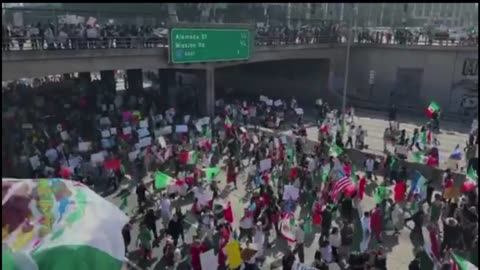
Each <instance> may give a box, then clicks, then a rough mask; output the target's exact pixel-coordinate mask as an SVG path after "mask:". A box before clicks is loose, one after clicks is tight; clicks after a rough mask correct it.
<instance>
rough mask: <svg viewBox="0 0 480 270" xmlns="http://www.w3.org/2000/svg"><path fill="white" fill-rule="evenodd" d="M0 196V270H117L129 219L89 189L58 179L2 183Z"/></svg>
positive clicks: (121, 260)
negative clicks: (0, 203)
mask: <svg viewBox="0 0 480 270" xmlns="http://www.w3.org/2000/svg"><path fill="white" fill-rule="evenodd" d="M2 190H3V191H4V192H5V195H4V196H2V215H3V220H2V221H3V227H2V243H3V248H2V259H3V260H2V270H23V269H38V270H64V269H73V270H103V269H112V270H115V269H116V270H120V269H121V268H122V265H123V262H124V259H125V254H124V253H125V247H124V243H123V239H122V234H121V230H122V227H123V226H124V225H125V224H126V223H127V222H128V217H127V216H126V215H125V214H124V213H123V212H122V211H120V210H119V209H118V207H116V206H115V205H113V204H112V203H110V202H109V201H107V200H105V199H104V198H102V197H100V196H99V195H97V194H96V193H95V192H93V191H92V190H90V189H89V188H88V187H86V186H84V185H83V184H81V183H78V182H74V181H70V180H64V179H59V178H54V179H45V178H44V179H38V180H37V179H35V180H34V179H2ZM37 196H39V198H38V197H37ZM39 202H40V204H39Z"/></svg>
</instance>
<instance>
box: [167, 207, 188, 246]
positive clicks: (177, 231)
mask: <svg viewBox="0 0 480 270" xmlns="http://www.w3.org/2000/svg"><path fill="white" fill-rule="evenodd" d="M167 233H168V234H169V235H171V236H172V238H173V244H174V245H175V246H177V243H178V238H179V237H180V236H182V241H183V242H185V239H184V236H183V224H182V219H181V217H179V216H178V214H177V213H175V214H173V216H172V219H170V221H169V222H168V227H167Z"/></svg>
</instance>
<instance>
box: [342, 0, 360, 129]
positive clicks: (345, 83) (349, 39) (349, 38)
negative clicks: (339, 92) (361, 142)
mask: <svg viewBox="0 0 480 270" xmlns="http://www.w3.org/2000/svg"><path fill="white" fill-rule="evenodd" d="M352 5H353V9H352V10H353V21H354V23H356V20H357V16H356V15H357V6H356V5H355V4H354V3H352ZM347 28H348V30H347V31H348V36H347V56H346V59H345V78H344V81H343V97H342V130H345V129H344V128H345V111H346V106H347V87H348V73H349V72H348V71H349V69H350V47H351V44H352V20H349V22H348V26H347Z"/></svg>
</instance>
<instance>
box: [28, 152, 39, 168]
mask: <svg viewBox="0 0 480 270" xmlns="http://www.w3.org/2000/svg"><path fill="white" fill-rule="evenodd" d="M29 161H30V166H32V169H34V170H36V169H37V168H38V167H40V158H39V157H38V156H37V155H35V156H33V157H31V158H29Z"/></svg>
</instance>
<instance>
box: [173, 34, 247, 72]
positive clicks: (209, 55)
mask: <svg viewBox="0 0 480 270" xmlns="http://www.w3.org/2000/svg"><path fill="white" fill-rule="evenodd" d="M251 51H252V50H251V37H250V30H249V29H222V28H217V29H208V28H172V29H171V30H170V46H169V54H170V62H171V63H172V64H186V63H201V62H220V61H236V60H237V61H241V60H248V59H249V58H250V56H251Z"/></svg>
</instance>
